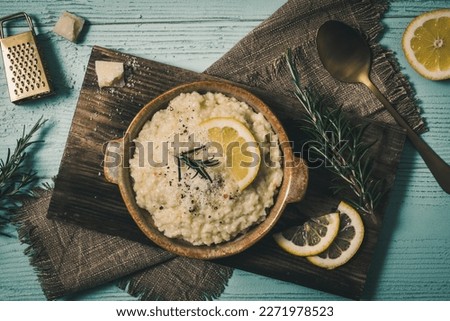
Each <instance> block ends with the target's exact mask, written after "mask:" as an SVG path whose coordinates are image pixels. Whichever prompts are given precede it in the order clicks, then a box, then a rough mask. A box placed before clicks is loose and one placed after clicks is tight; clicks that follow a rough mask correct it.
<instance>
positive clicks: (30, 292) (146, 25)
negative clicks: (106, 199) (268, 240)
mask: <svg viewBox="0 0 450 321" xmlns="http://www.w3.org/2000/svg"><path fill="white" fill-rule="evenodd" d="M284 2H285V1H284V0H276V1H272V0H271V1H269V0H264V1H261V0H250V1H246V2H242V1H237V0H232V1H227V2H223V1H206V0H202V1H200V0H199V1H195V2H189V3H188V2H183V1H178V0H165V1H152V2H148V1H145V0H135V1H132V2H125V1H119V0H114V1H110V2H109V3H111V4H110V5H108V7H107V8H106V6H105V2H104V1H100V0H93V1H88V0H81V1H77V2H76V3H74V2H72V3H68V2H61V1H45V0H40V1H39V0H38V1H24V0H19V1H8V3H7V5H3V4H4V3H3V2H2V3H1V4H2V6H1V7H2V9H1V13H0V15H1V16H3V15H7V14H11V13H15V12H17V11H25V12H27V13H29V14H30V15H31V16H32V17H33V20H34V21H35V25H36V30H37V33H38V34H39V35H38V41H39V42H40V43H41V45H42V47H43V49H44V55H45V57H44V58H45V59H46V60H47V61H48V64H49V69H50V73H51V75H52V77H53V80H54V83H55V89H56V95H55V96H54V97H51V98H48V99H43V100H39V101H35V102H33V103H31V104H24V105H20V106H18V105H14V104H11V103H10V101H9V97H8V94H7V87H6V81H5V79H4V78H3V77H0V157H1V158H3V157H4V156H5V155H6V151H7V148H8V147H13V146H14V144H15V140H16V139H17V138H18V137H19V136H20V135H21V133H22V130H23V126H24V125H25V126H26V127H27V128H29V127H30V126H31V125H32V124H34V123H35V122H36V120H37V119H38V118H39V117H41V115H43V116H44V117H45V118H48V119H49V122H48V125H47V127H46V128H45V130H44V131H43V132H42V134H41V135H40V138H42V139H45V144H42V145H41V146H39V147H36V148H35V149H33V155H34V157H33V160H32V163H31V164H30V165H32V166H33V168H35V169H36V170H38V174H39V175H40V177H41V178H42V180H43V181H47V182H48V181H51V179H52V177H54V176H55V175H56V174H57V172H58V168H59V165H60V162H61V159H62V155H63V150H64V147H65V143H66V139H67V137H68V133H69V130H70V124H71V121H72V117H73V115H74V111H75V107H76V104H77V100H78V97H79V94H80V89H81V85H82V82H83V77H84V74H85V71H86V66H87V63H88V59H89V56H90V53H91V50H92V46H93V45H99V46H103V47H107V48H111V49H115V50H119V51H123V52H126V53H128V54H134V55H137V56H140V57H144V58H147V59H152V60H155V61H158V62H162V63H167V64H170V65H173V66H178V67H182V68H186V69H189V70H192V71H196V72H201V71H203V70H204V69H206V68H207V67H208V66H209V65H210V64H212V63H213V62H214V61H215V60H217V59H218V58H219V57H220V56H221V55H223V54H224V53H225V52H226V51H227V50H228V49H230V48H231V47H232V46H233V45H234V44H235V43H236V42H237V41H239V40H240V39H241V38H242V37H243V36H244V35H245V34H247V33H248V32H249V31H251V30H252V29H253V28H254V27H255V26H257V25H258V24H259V23H260V22H261V21H262V20H264V19H265V18H267V17H268V16H269V15H270V14H272V13H273V12H274V11H275V10H276V9H277V8H278V7H280V6H281V5H282V4H283V3H284ZM444 7H449V3H448V1H447V0H438V1H406V0H394V1H391V4H390V8H389V10H388V11H387V13H386V15H385V17H384V18H383V20H382V22H383V25H384V27H385V30H384V32H383V35H382V37H380V41H381V43H382V45H383V46H385V47H387V48H388V49H390V50H392V51H393V53H394V55H395V57H396V58H397V59H398V61H399V66H400V70H401V71H402V72H403V73H405V74H406V75H407V77H408V78H409V80H410V81H411V83H412V86H413V88H414V90H415V91H416V95H417V99H418V104H419V106H420V108H421V111H422V114H423V116H424V117H425V119H426V122H427V125H428V127H429V129H430V130H429V132H428V133H425V134H424V135H423V137H424V139H425V140H426V141H427V142H428V143H429V144H430V145H431V146H433V148H434V149H435V150H436V151H438V153H439V154H440V155H441V156H442V157H443V158H444V159H445V160H447V161H449V160H450V147H449V146H450V130H449V128H450V108H448V106H449V105H450V91H449V86H450V83H449V82H448V81H444V82H432V81H429V80H426V79H423V78H421V77H420V76H418V75H417V74H416V73H415V72H414V71H413V70H412V69H411V67H410V66H409V65H408V63H407V62H406V60H405V58H404V55H403V53H402V50H401V36H402V33H403V31H404V29H405V28H406V26H407V24H408V23H409V22H410V21H411V20H412V18H413V17H415V16H417V15H418V14H420V13H423V12H425V11H429V10H432V9H436V8H444ZM63 10H68V11H71V12H74V13H76V14H79V15H81V16H83V17H84V18H86V19H87V20H88V24H87V26H86V28H85V30H84V32H83V34H82V38H81V39H80V41H79V43H78V44H73V43H70V42H68V41H66V40H64V39H62V38H60V37H58V36H57V35H55V34H53V33H52V32H51V29H52V28H53V25H54V24H55V23H56V21H57V19H58V17H59V15H60V13H61V12H62V11H63ZM17 30H19V31H21V30H22V31H23V30H25V29H24V28H23V27H22V26H20V25H18V26H17ZM449 201H450V198H449V196H448V195H447V194H445V193H444V192H442V191H441V190H440V188H439V186H438V185H437V184H436V183H435V181H434V180H433V178H432V176H431V174H430V173H429V171H428V169H427V168H426V166H425V165H424V163H423V161H422V160H421V159H420V157H419V156H418V154H417V152H416V151H414V149H413V148H412V147H411V146H410V144H409V143H407V144H406V145H405V149H404V151H403V153H402V158H401V161H400V164H399V168H398V171H397V178H396V181H395V184H394V188H393V190H392V192H391V195H390V198H389V202H388V205H387V208H386V215H385V219H384V224H383V228H382V230H381V231H380V235H379V242H378V245H377V248H376V249H375V254H374V259H373V262H372V266H371V268H370V271H369V274H368V278H367V283H366V287H365V291H364V294H363V298H364V299H373V300H449V299H450V280H449V278H448V275H450V250H449V249H450V233H448V230H449V227H450V222H449V220H448V213H449V212H450V202H449ZM6 231H7V232H10V233H11V234H12V235H13V237H0V267H1V270H2V273H1V274H0V299H1V300H43V299H44V296H43V294H42V291H41V289H40V287H39V284H38V282H37V277H36V272H35V271H34V270H33V268H32V267H31V266H30V265H29V263H28V258H27V257H26V256H25V255H24V254H23V251H24V250H25V248H26V247H25V246H24V245H21V244H20V243H19V242H18V240H17V239H16V238H15V237H14V228H12V227H9V228H7V229H6ZM68 299H77V300H132V299H133V298H132V297H130V296H128V295H127V294H126V293H124V292H123V291H121V290H119V289H118V288H116V287H115V286H114V285H113V284H109V285H105V286H103V287H100V288H97V289H93V290H91V291H88V292H84V293H80V294H79V295H77V296H73V297H70V298H68ZM220 299H222V300H236V299H238V300H339V299H341V298H340V297H337V296H334V295H331V294H328V293H325V292H322V291H316V290H311V289H309V288H307V287H303V286H298V285H295V284H292V283H287V282H283V281H278V280H274V279H272V278H267V277H263V276H260V275H257V274H254V273H249V272H245V271H243V270H236V271H235V273H234V275H233V277H232V279H231V280H230V282H229V284H228V286H227V288H226V289H225V292H224V293H223V295H222V296H221V298H220Z"/></svg>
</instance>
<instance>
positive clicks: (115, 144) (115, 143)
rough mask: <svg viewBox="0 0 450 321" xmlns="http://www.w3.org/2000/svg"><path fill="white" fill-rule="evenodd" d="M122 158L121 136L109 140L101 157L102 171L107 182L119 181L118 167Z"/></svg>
mask: <svg viewBox="0 0 450 321" xmlns="http://www.w3.org/2000/svg"><path fill="white" fill-rule="evenodd" d="M122 159H123V138H119V139H115V140H110V141H109V142H107V143H106V148H105V157H104V159H103V172H104V174H105V178H106V180H107V181H108V182H110V183H114V184H118V183H119V167H120V166H122Z"/></svg>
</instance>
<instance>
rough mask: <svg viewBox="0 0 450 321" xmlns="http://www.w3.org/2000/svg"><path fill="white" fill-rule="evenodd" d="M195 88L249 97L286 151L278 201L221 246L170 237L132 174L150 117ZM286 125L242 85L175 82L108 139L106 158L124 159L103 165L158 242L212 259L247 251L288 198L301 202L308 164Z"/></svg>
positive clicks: (140, 222) (139, 221)
mask: <svg viewBox="0 0 450 321" xmlns="http://www.w3.org/2000/svg"><path fill="white" fill-rule="evenodd" d="M193 91H197V92H199V93H200V94H204V93H206V92H217V93H219V92H220V93H223V94H224V95H227V96H229V97H235V98H236V99H237V100H239V101H243V102H246V103H247V104H248V105H249V106H250V107H252V108H253V109H254V111H255V112H260V113H262V114H263V115H264V117H265V118H266V119H267V120H268V121H269V122H270V124H271V126H272V129H273V130H274V132H275V133H276V134H277V135H278V138H279V142H280V148H281V151H282V154H283V157H282V159H283V181H282V184H281V186H280V188H279V191H278V193H277V195H275V202H274V205H273V206H272V207H271V208H270V209H269V213H268V214H267V217H266V219H265V220H264V221H263V222H261V223H259V224H258V225H255V226H253V227H252V228H250V229H249V230H248V231H247V232H246V233H244V234H242V235H239V236H237V237H236V238H234V239H232V240H230V241H227V242H224V243H221V244H217V245H210V246H206V245H200V246H195V245H192V244H190V243H188V242H186V241H184V240H182V239H176V238H168V237H166V236H165V235H164V234H163V233H162V232H160V231H159V230H158V229H157V228H156V227H155V225H154V223H153V221H152V217H151V215H150V214H149V213H148V212H147V211H146V210H144V209H142V208H140V207H139V206H138V205H137V203H136V200H135V193H134V190H133V180H132V178H131V175H130V169H129V159H130V158H131V157H132V156H133V155H132V144H133V143H132V142H133V140H134V139H135V138H136V137H137V136H138V134H139V132H140V131H141V128H142V127H143V125H144V124H145V123H146V122H147V121H148V120H150V119H151V118H152V116H153V115H154V114H155V113H156V112H157V111H158V110H160V109H164V108H166V107H167V106H168V103H169V102H170V101H171V100H172V99H173V98H175V97H176V96H178V95H179V94H181V93H190V92H193ZM288 141H289V140H288V137H287V135H286V132H285V130H284V129H283V126H282V125H281V123H280V121H279V120H278V119H277V118H276V117H275V115H274V114H273V113H272V112H271V111H270V109H269V107H268V106H267V105H266V104H265V103H264V102H263V101H261V100H260V99H259V98H257V97H256V96H255V95H253V94H252V93H250V92H249V91H247V90H244V89H242V88H240V87H238V86H235V85H231V84H229V83H226V82H219V81H201V82H194V83H188V84H185V85H181V86H178V87H175V88H173V89H171V90H169V91H167V92H165V93H163V94H162V95H160V96H158V97H156V98H155V99H153V100H152V101H150V102H149V103H148V104H147V105H145V106H144V107H143V108H142V109H141V111H140V112H139V113H138V114H137V115H136V117H135V118H134V119H133V120H132V122H131V123H130V125H129V127H128V129H127V131H126V132H125V135H124V137H123V138H120V139H117V140H114V141H110V142H109V143H108V144H107V148H106V153H105V164H109V163H108V162H107V161H106V160H107V159H108V158H109V157H111V155H112V154H111V153H115V155H117V153H119V154H120V155H122V156H123V157H122V160H123V162H122V164H120V165H119V166H116V167H111V166H108V167H105V177H106V179H107V180H109V181H110V182H112V183H115V184H117V185H118V186H119V189H120V192H121V195H122V198H123V200H124V202H125V205H126V207H127V209H128V211H129V213H130V215H131V217H132V218H133V220H134V221H135V222H136V224H137V225H138V227H139V228H140V230H141V231H142V232H143V233H144V234H145V235H146V236H147V237H148V238H149V239H150V240H151V241H153V242H154V243H156V244H157V245H159V246H160V247H162V248H164V249H166V250H168V251H170V252H172V253H175V254H178V255H182V256H187V257H191V258H198V259H213V258H220V257H226V256H230V255H233V254H237V253H239V252H242V251H244V250H245V249H247V248H249V247H250V246H252V245H253V244H255V243H256V242H258V241H259V240H260V239H261V238H262V237H263V236H265V235H266V234H267V233H268V232H269V231H270V230H271V228H272V227H273V226H274V225H275V223H276V222H277V221H278V219H279V218H280V216H281V215H282V213H283V210H284V208H285V206H286V204H288V203H293V202H298V201H300V200H301V199H302V198H303V196H304V194H305V191H306V187H307V183H308V169H307V166H306V164H305V163H304V162H303V161H302V159H300V158H297V157H294V155H293V152H292V149H291V147H290V144H289V143H288Z"/></svg>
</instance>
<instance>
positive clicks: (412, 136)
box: [317, 21, 450, 194]
mask: <svg viewBox="0 0 450 321" xmlns="http://www.w3.org/2000/svg"><path fill="white" fill-rule="evenodd" d="M317 49H318V51H319V57H320V60H321V61H322V63H323V65H324V66H325V69H327V70H328V72H329V73H330V74H331V75H332V76H333V77H334V78H336V79H338V80H340V81H343V82H348V83H362V84H364V85H366V86H367V88H369V89H370V90H371V91H372V92H373V94H374V95H375V96H376V97H377V98H378V100H379V101H380V102H381V103H382V104H383V105H384V107H385V108H386V109H387V110H388V111H389V112H390V113H391V115H392V116H393V117H394V119H395V120H396V121H397V123H398V124H399V125H400V126H402V127H403V128H404V129H406V133H407V136H408V138H409V140H410V141H411V143H412V144H413V145H414V147H415V148H416V149H417V151H418V152H419V154H420V155H421V156H422V158H423V160H424V161H425V164H427V166H428V168H429V169H430V171H431V173H432V174H433V175H434V178H435V179H436V181H437V182H438V183H439V185H440V186H441V187H442V189H443V190H444V191H445V192H446V193H449V194H450V166H449V165H448V164H446V163H445V162H444V161H443V160H442V158H440V157H439V155H437V154H436V153H435V152H434V151H433V149H431V148H430V146H428V145H427V143H425V141H423V139H422V138H421V137H420V136H419V135H417V134H416V132H414V131H413V130H412V128H411V127H410V126H409V125H408V123H407V122H406V121H405V120H404V119H403V117H402V116H401V115H400V114H399V113H398V112H397V110H395V108H394V107H392V105H391V103H390V102H389V101H388V100H387V99H386V98H385V97H384V96H383V94H382V93H381V92H380V90H379V89H378V88H377V87H376V86H375V85H374V84H373V82H372V81H371V80H370V78H369V71H370V66H371V52H370V48H369V45H368V44H367V42H366V41H365V40H364V39H363V38H362V36H361V35H360V34H359V33H358V32H357V31H356V30H355V29H353V28H351V27H350V26H348V25H346V24H344V23H342V22H339V21H327V22H325V23H324V24H323V25H322V26H321V27H320V28H319V31H318V33H317Z"/></svg>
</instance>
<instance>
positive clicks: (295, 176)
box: [286, 156, 308, 203]
mask: <svg viewBox="0 0 450 321" xmlns="http://www.w3.org/2000/svg"><path fill="white" fill-rule="evenodd" d="M289 169H290V170H291V175H290V181H289V185H288V190H287V196H286V203H295V202H298V201H301V200H302V199H303V197H304V196H305V193H306V187H307V186H308V165H306V163H305V161H304V160H303V159H301V158H300V157H295V156H294V157H293V161H292V164H291V166H290V168H289Z"/></svg>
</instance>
